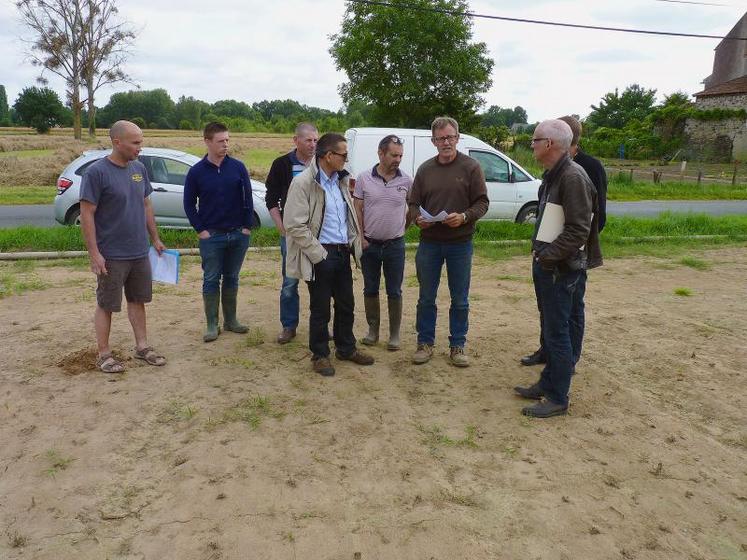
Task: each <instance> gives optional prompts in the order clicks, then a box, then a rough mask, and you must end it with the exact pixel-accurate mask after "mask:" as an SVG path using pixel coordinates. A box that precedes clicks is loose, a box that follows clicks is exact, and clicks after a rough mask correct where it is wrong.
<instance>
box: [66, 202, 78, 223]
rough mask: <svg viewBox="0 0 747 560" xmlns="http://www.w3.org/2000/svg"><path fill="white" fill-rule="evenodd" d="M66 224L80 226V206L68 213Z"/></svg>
mask: <svg viewBox="0 0 747 560" xmlns="http://www.w3.org/2000/svg"><path fill="white" fill-rule="evenodd" d="M65 223H66V224H67V225H69V226H80V206H76V207H75V208H73V209H72V210H70V212H68V213H67V218H66V219H65Z"/></svg>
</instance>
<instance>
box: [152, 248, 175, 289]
mask: <svg viewBox="0 0 747 560" xmlns="http://www.w3.org/2000/svg"><path fill="white" fill-rule="evenodd" d="M179 257H180V255H179V251H174V250H173V249H166V250H165V251H164V252H163V253H161V255H160V256H159V254H158V252H157V251H156V250H155V249H154V248H153V247H151V248H150V249H149V250H148V260H150V270H151V274H152V276H153V281H154V282H163V283H164V284H176V283H178V282H179Z"/></svg>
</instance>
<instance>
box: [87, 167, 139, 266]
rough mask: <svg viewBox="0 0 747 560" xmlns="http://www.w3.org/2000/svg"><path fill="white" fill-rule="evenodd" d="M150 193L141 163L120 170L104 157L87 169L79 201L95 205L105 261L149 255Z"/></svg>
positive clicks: (94, 218)
mask: <svg viewBox="0 0 747 560" xmlns="http://www.w3.org/2000/svg"><path fill="white" fill-rule="evenodd" d="M151 192H153V187H151V186H150V181H149V180H148V174H147V172H146V171H145V166H144V165H143V164H142V163H140V162H139V161H131V162H129V163H128V164H127V166H126V167H120V166H118V165H117V164H115V163H113V162H112V161H111V160H110V159H109V158H107V157H104V158H101V159H100V160H99V161H97V162H96V163H94V164H92V165H90V166H89V167H88V169H86V172H85V173H84V175H83V182H82V183H81V186H80V199H81V200H85V201H87V202H90V203H92V204H95V205H96V212H95V213H94V215H93V221H94V224H95V225H96V244H97V245H98V247H99V251H100V252H101V254H102V255H103V256H104V258H105V259H110V260H114V261H124V260H131V259H140V258H143V257H145V256H147V255H148V230H147V228H146V226H145V206H144V204H143V201H144V199H145V197H147V196H149V195H150V193H151Z"/></svg>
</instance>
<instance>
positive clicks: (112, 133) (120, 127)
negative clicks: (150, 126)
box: [109, 121, 143, 140]
mask: <svg viewBox="0 0 747 560" xmlns="http://www.w3.org/2000/svg"><path fill="white" fill-rule="evenodd" d="M128 132H129V133H132V132H134V133H135V134H142V133H143V131H142V130H140V127H139V126H138V125H136V124H135V123H134V122H130V121H117V122H115V123H114V124H113V125H112V127H111V128H110V129H109V138H111V139H112V140H114V139H115V138H119V139H122V138H124V137H125V136H126V135H127V133H128Z"/></svg>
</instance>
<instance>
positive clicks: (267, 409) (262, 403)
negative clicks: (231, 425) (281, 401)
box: [223, 395, 285, 430]
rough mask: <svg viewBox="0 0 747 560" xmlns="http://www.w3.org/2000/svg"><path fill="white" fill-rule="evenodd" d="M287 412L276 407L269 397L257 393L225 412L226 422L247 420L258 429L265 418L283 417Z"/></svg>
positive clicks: (224, 418)
mask: <svg viewBox="0 0 747 560" xmlns="http://www.w3.org/2000/svg"><path fill="white" fill-rule="evenodd" d="M283 416H285V412H283V411H282V410H279V409H277V408H275V407H274V406H273V404H272V402H271V401H270V398H269V397H263V396H260V395H257V396H255V397H251V398H248V399H244V400H243V401H241V402H239V403H238V404H237V405H236V406H233V407H231V408H229V409H228V410H226V412H225V413H224V414H223V421H224V422H238V421H241V422H246V423H247V424H249V426H250V427H251V428H252V429H253V430H256V429H257V428H258V427H259V426H260V424H261V423H262V419H263V418H276V419H277V418H282V417H283Z"/></svg>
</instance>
